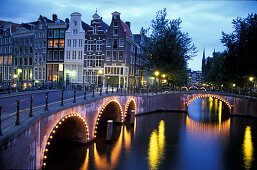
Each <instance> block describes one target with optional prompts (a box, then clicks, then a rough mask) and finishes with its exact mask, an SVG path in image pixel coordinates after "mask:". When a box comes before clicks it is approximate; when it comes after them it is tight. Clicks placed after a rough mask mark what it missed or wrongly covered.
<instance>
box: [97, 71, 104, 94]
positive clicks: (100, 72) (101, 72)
mask: <svg viewBox="0 0 257 170" xmlns="http://www.w3.org/2000/svg"><path fill="white" fill-rule="evenodd" d="M98 74H99V75H100V79H101V84H100V87H101V89H100V95H101V94H102V85H103V83H102V81H103V80H102V75H103V70H98Z"/></svg>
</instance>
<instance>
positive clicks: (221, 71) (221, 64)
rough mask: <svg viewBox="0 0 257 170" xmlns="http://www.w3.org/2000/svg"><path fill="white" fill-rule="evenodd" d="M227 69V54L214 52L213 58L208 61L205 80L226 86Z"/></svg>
mask: <svg viewBox="0 0 257 170" xmlns="http://www.w3.org/2000/svg"><path fill="white" fill-rule="evenodd" d="M225 68H226V67H225V53H221V52H214V53H213V57H212V58H211V57H208V58H207V59H206V64H205V74H204V80H205V81H206V82H209V83H212V84H214V85H218V86H220V85H221V84H224V82H226V81H227V78H226V76H225Z"/></svg>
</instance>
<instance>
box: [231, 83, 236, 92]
mask: <svg viewBox="0 0 257 170" xmlns="http://www.w3.org/2000/svg"><path fill="white" fill-rule="evenodd" d="M232 86H233V88H232V93H234V88H235V87H236V84H232Z"/></svg>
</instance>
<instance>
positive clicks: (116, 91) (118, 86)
mask: <svg viewBox="0 0 257 170" xmlns="http://www.w3.org/2000/svg"><path fill="white" fill-rule="evenodd" d="M116 93H119V85H118V84H117V91H116Z"/></svg>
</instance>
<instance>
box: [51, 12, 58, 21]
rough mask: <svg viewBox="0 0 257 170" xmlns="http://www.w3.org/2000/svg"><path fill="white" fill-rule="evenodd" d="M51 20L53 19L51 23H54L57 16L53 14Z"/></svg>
mask: <svg viewBox="0 0 257 170" xmlns="http://www.w3.org/2000/svg"><path fill="white" fill-rule="evenodd" d="M52 19H53V22H55V21H56V20H57V15H56V14H53V17H52Z"/></svg>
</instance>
